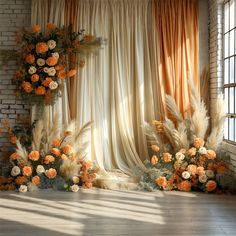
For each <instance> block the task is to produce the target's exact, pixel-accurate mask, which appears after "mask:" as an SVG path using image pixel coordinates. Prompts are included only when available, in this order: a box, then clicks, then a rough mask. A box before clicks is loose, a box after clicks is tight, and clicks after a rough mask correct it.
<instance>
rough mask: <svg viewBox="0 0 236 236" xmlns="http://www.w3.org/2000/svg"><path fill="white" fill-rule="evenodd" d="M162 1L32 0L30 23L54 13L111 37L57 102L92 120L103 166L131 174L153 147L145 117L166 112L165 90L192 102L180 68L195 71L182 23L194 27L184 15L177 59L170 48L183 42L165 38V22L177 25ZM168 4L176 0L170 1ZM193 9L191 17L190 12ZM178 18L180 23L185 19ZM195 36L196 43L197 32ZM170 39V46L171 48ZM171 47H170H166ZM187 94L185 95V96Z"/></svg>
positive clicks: (70, 114) (93, 152)
mask: <svg viewBox="0 0 236 236" xmlns="http://www.w3.org/2000/svg"><path fill="white" fill-rule="evenodd" d="M165 2H166V1H153V0H87V1H84V0H69V1H66V0H59V1H55V0H43V1H42V0H32V24H43V25H44V26H45V24H46V23H47V22H48V21H50V22H53V23H55V24H57V25H58V26H62V25H63V24H66V25H68V24H70V23H72V24H73V28H74V30H75V31H78V30H80V29H85V30H86V32H87V33H90V34H94V35H96V36H101V37H104V38H106V39H107V45H106V46H105V47H104V48H103V49H102V50H100V51H99V52H98V53H97V54H96V55H92V56H90V57H88V58H86V60H85V61H86V66H85V68H84V69H82V70H79V74H78V75H77V76H76V78H74V79H73V80H70V81H68V84H66V85H65V90H64V93H63V96H62V99H61V100H60V101H59V103H58V104H56V106H57V107H59V109H61V111H62V114H63V115H64V116H67V117H64V118H63V119H64V121H68V120H69V119H70V118H72V119H75V120H76V121H77V122H78V123H79V125H83V124H84V123H86V122H87V121H90V120H93V121H94V126H93V129H92V131H91V147H90V153H89V156H90V158H91V159H93V160H96V161H97V163H98V165H99V166H100V167H101V168H104V169H106V170H111V169H117V168H118V169H120V170H122V171H123V172H125V173H127V174H130V175H132V174H133V173H134V169H135V168H137V167H139V168H141V169H144V166H143V164H142V161H143V160H144V159H145V158H147V157H148V149H147V140H146V137H145V135H144V132H143V130H142V127H141V126H142V123H143V122H144V121H147V122H151V121H152V120H153V119H161V117H162V116H163V114H164V112H165V106H164V95H165V93H169V94H171V95H174V97H175V98H176V101H177V102H178V105H181V106H180V107H181V109H182V110H183V108H182V107H184V106H182V103H184V104H185V105H186V106H187V105H188V101H189V98H188V87H187V84H186V83H187V80H186V79H187V77H182V76H181V73H182V74H183V75H185V74H187V70H190V71H191V72H192V73H193V67H192V65H193V64H192V63H193V62H192V61H191V60H190V59H189V55H193V54H192V52H190V51H191V50H192V49H190V47H191V46H192V44H189V43H188V42H185V41H184V39H186V41H189V39H188V36H187V35H186V34H187V33H186V32H185V30H184V29H185V28H188V27H192V24H191V23H188V22H182V23H183V24H186V26H184V27H183V28H184V29H183V30H181V29H180V28H181V25H178V27H179V28H178V29H179V30H181V31H180V32H179V37H180V38H181V39H182V40H179V41H178V43H179V48H180V49H179V50H178V56H179V58H180V59H181V61H180V62H179V61H178V58H177V56H176V53H170V52H172V51H175V50H174V48H175V46H176V45H178V43H177V42H176V44H174V46H173V45H172V43H171V41H170V43H169V44H168V45H166V43H165V40H166V38H167V39H168V40H171V38H170V39H169V38H168V37H169V36H168V34H169V32H167V31H168V30H167V29H168V27H170V28H171V29H172V28H174V26H172V25H171V24H172V23H173V22H174V21H173V22H172V20H174V19H172V18H171V19H170V21H169V26H168V22H167V20H168V19H167V17H166V19H165V17H164V15H163V16H162V19H163V22H164V23H165V26H166V28H165V29H166V32H165V34H164V32H162V28H161V29H160V26H159V24H160V22H158V17H159V15H157V14H160V12H159V9H158V7H159V5H160V7H163V8H164V9H166V11H167V9H168V8H167V6H168V5H166V6H165ZM177 2H178V3H179V5H181V7H180V8H181V9H182V8H183V9H182V11H181V12H185V14H186V12H187V9H188V8H191V7H189V5H191V4H190V1H182V2H184V3H182V4H181V1H177ZM168 4H171V3H170V1H168ZM176 4H177V3H176ZM163 5H164V6H163ZM177 5H178V4H177ZM191 6H192V8H193V7H194V5H191ZM184 8H186V9H184ZM192 8H191V9H192ZM191 13H194V14H197V11H194V10H193V9H192V12H191ZM191 13H189V14H188V18H187V19H186V20H190V19H189V15H190V14H191ZM178 17H181V18H182V15H181V14H180V13H179V14H178ZM195 18H196V19H197V16H194V19H195ZM178 22H179V24H180V23H181V21H180V20H179V21H178ZM175 26H176V25H175ZM163 27H164V26H163ZM194 27H196V28H197V27H198V25H194ZM186 30H187V29H186ZM189 31H191V29H190V30H189ZM192 31H193V30H192ZM192 31H191V32H192ZM194 32H195V33H196V35H195V36H194V35H193V34H192V35H191V36H192V37H195V38H198V34H197V33H198V31H194ZM192 33H193V32H192ZM162 35H163V36H162ZM172 37H174V36H173V35H172ZM191 42H192V41H191ZM194 42H195V43H196V44H197V39H195V41H194ZM181 43H183V44H184V45H183V46H182V45H181ZM168 46H170V47H171V49H168V50H167V49H166V48H167V47H168ZM194 47H196V48H197V47H198V46H196V45H194ZM160 50H161V52H163V53H161V52H160ZM166 50H167V52H168V53H165V52H166ZM165 56H167V58H165ZM197 56H198V54H197V55H196V56H194V57H196V58H197ZM165 61H167V62H168V63H169V64H170V65H169V64H167V62H165ZM183 62H186V63H183ZM163 63H164V64H165V66H164V67H163ZM182 63H183V66H182V67H181V65H182ZM167 65H168V66H167ZM174 65H176V66H174ZM195 65H198V64H195ZM195 65H194V66H195ZM169 69H170V70H171V72H169ZM177 69H178V70H177ZM175 70H176V71H177V73H178V76H177V75H176V74H175ZM167 72H168V73H167ZM194 75H195V74H194ZM177 80H178V81H177ZM195 80H196V81H197V78H195ZM167 81H168V82H167ZM172 82H173V85H172V84H171V83H172ZM180 85H181V90H180V88H179V86H180ZM169 87H170V88H169ZM180 92H181V93H180ZM182 94H183V95H184V96H182ZM185 96H187V100H186V101H185V102H183V99H186V97H185ZM50 109H51V110H53V108H50Z"/></svg>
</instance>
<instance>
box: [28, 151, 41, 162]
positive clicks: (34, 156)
mask: <svg viewBox="0 0 236 236" xmlns="http://www.w3.org/2000/svg"><path fill="white" fill-rule="evenodd" d="M39 156H40V155H39V152H38V151H31V152H30V153H29V155H28V157H29V159H30V160H32V161H38V159H39Z"/></svg>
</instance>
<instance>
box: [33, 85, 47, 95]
mask: <svg viewBox="0 0 236 236" xmlns="http://www.w3.org/2000/svg"><path fill="white" fill-rule="evenodd" d="M35 93H36V94H37V95H44V94H45V93H46V90H45V88H44V87H43V86H39V87H38V88H36V89H35Z"/></svg>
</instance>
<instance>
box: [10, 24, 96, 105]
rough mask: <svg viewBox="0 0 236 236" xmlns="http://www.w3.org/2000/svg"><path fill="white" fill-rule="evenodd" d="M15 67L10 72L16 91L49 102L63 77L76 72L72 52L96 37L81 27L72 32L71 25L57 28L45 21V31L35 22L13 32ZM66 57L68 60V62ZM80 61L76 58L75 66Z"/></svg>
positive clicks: (93, 42)
mask: <svg viewBox="0 0 236 236" xmlns="http://www.w3.org/2000/svg"><path fill="white" fill-rule="evenodd" d="M17 43H18V44H19V45H20V47H19V50H18V51H17V55H18V61H19V62H18V63H19V65H20V66H19V69H18V70H17V71H16V73H15V74H14V76H13V81H14V83H15V84H16V85H17V90H16V95H20V96H21V97H23V98H24V99H26V100H27V102H29V103H31V104H34V103H43V102H44V103H45V104H51V103H53V101H54V100H55V99H56V98H57V96H58V95H60V93H59V92H60V90H61V89H62V84H63V81H64V80H65V79H66V78H71V77H73V76H74V75H75V74H76V70H75V68H74V67H72V68H70V66H71V64H72V66H75V61H69V60H71V58H72V55H73V54H74V53H82V52H83V49H84V48H86V49H88V48H94V47H95V46H99V45H100V43H99V40H98V39H97V38H95V37H93V36H91V35H85V34H84V30H81V31H79V32H73V31H72V28H71V26H68V27H62V28H58V27H56V25H55V24H52V23H48V24H47V29H46V32H45V33H42V32H41V27H40V26H39V25H34V26H33V27H32V29H31V30H26V29H23V30H22V31H20V32H19V33H18V34H17ZM68 61H69V63H68ZM83 66H84V61H83V60H81V61H80V62H79V67H80V68H82V67H83Z"/></svg>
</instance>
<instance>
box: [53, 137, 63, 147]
mask: <svg viewBox="0 0 236 236" xmlns="http://www.w3.org/2000/svg"><path fill="white" fill-rule="evenodd" d="M52 145H53V146H54V147H60V145H61V140H60V139H58V138H56V139H54V140H53V141H52Z"/></svg>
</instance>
